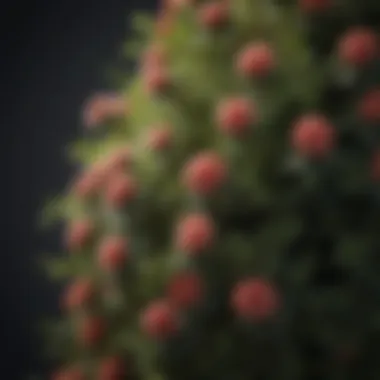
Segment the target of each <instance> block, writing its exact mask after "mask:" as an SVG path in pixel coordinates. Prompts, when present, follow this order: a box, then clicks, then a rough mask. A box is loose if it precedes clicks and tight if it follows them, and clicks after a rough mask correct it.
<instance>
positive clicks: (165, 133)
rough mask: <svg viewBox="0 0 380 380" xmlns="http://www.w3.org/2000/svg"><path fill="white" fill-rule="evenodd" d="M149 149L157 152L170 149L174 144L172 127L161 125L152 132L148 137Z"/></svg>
mask: <svg viewBox="0 0 380 380" xmlns="http://www.w3.org/2000/svg"><path fill="white" fill-rule="evenodd" d="M147 143H148V148H149V149H150V150H152V151H155V152H162V151H164V150H166V149H168V148H169V147H170V145H171V143H172V130H171V128H170V126H167V125H159V126H156V127H155V128H153V129H152V130H150V132H149V135H148V141H147Z"/></svg>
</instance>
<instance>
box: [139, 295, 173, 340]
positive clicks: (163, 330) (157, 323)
mask: <svg viewBox="0 0 380 380" xmlns="http://www.w3.org/2000/svg"><path fill="white" fill-rule="evenodd" d="M178 327H179V320H178V316H177V314H176V312H175V310H174V309H173V307H172V306H171V305H170V304H169V303H168V302H167V301H164V300H159V301H155V302H153V303H152V304H150V305H149V306H148V308H147V309H146V310H145V311H144V313H143V314H142V317H141V328H142V330H143V331H144V333H145V334H147V335H148V336H150V337H152V338H159V339H166V338H168V337H170V336H172V335H173V334H175V333H176V331H177V330H178Z"/></svg>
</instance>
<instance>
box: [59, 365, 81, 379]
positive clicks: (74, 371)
mask: <svg viewBox="0 0 380 380" xmlns="http://www.w3.org/2000/svg"><path fill="white" fill-rule="evenodd" d="M84 379H85V376H84V374H83V372H82V371H81V370H80V369H78V368H64V369H61V370H59V371H58V372H56V373H54V374H53V376H52V380H84Z"/></svg>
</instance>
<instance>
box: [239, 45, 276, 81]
mask: <svg viewBox="0 0 380 380" xmlns="http://www.w3.org/2000/svg"><path fill="white" fill-rule="evenodd" d="M236 65H237V70H238V72H239V73H240V74H242V75H243V76H246V77H256V78H262V77H265V76H267V75H268V74H269V73H271V72H272V71H273V69H274V67H275V56H274V52H273V49H272V48H271V46H270V45H269V44H268V43H266V42H253V43H251V44H249V45H248V46H246V47H245V48H244V50H243V51H242V52H240V54H239V55H238V57H237V63H236Z"/></svg>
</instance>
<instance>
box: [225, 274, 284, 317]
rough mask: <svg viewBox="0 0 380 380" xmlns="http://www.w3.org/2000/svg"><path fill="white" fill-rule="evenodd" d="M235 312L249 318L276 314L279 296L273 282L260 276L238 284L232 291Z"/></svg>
mask: <svg viewBox="0 0 380 380" xmlns="http://www.w3.org/2000/svg"><path fill="white" fill-rule="evenodd" d="M231 303H232V307H233V309H234V311H235V313H236V314H237V315H238V316H239V317H241V318H243V319H247V320H265V319H267V318H269V317H272V316H273V315H274V314H276V312H277V310H278V308H279V298H278V295H277V293H276V292H275V290H274V289H273V287H272V286H271V284H269V283H268V282H267V281H265V280H262V279H259V278H250V279H247V280H245V281H242V282H240V283H238V284H237V286H236V287H235V289H233V292H232V298H231Z"/></svg>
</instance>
